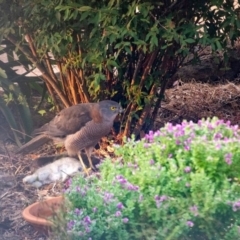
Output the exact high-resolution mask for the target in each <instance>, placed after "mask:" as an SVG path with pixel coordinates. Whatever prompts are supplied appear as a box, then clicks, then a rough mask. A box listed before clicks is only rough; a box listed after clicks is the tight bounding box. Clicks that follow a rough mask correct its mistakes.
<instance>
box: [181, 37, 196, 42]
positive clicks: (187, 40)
mask: <svg viewBox="0 0 240 240" xmlns="http://www.w3.org/2000/svg"><path fill="white" fill-rule="evenodd" d="M183 41H185V42H186V43H195V40H194V39H192V38H187V39H184V40H183Z"/></svg>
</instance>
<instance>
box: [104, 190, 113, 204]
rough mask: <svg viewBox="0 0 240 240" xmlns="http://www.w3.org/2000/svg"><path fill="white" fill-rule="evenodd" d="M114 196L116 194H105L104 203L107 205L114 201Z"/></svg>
mask: <svg viewBox="0 0 240 240" xmlns="http://www.w3.org/2000/svg"><path fill="white" fill-rule="evenodd" d="M113 196H114V194H112V193H109V192H105V193H104V197H103V201H104V202H105V203H109V202H111V201H112V199H113Z"/></svg>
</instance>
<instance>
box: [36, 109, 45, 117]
mask: <svg viewBox="0 0 240 240" xmlns="http://www.w3.org/2000/svg"><path fill="white" fill-rule="evenodd" d="M38 113H39V114H40V115H41V116H43V115H44V114H46V113H47V112H46V110H44V109H42V110H39V111H38Z"/></svg>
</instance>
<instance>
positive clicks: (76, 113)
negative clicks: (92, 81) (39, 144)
mask: <svg viewBox="0 0 240 240" xmlns="http://www.w3.org/2000/svg"><path fill="white" fill-rule="evenodd" d="M121 112H122V108H121V106H120V105H119V104H118V103H117V102H114V101H111V100H104V101H101V102H98V103H81V104H78V105H74V106H71V107H69V108H65V109H63V110H62V111H60V112H59V113H58V114H57V115H56V116H55V117H54V118H53V119H52V120H51V121H50V122H49V123H46V124H45V125H43V126H42V127H40V128H39V129H36V130H35V131H34V135H45V136H47V137H49V138H51V139H53V140H58V141H59V140H60V141H61V142H63V143H64V146H65V148H66V150H67V152H68V155H69V156H76V155H77V156H78V157H79V160H80V161H81V164H82V166H83V169H84V171H86V167H85V164H84V163H83V160H82V157H81V154H80V153H81V150H83V149H85V152H86V155H87V157H88V161H89V164H90V167H91V168H93V164H92V160H91V153H92V150H93V149H94V147H95V145H96V144H97V143H98V142H99V140H100V139H101V138H102V137H103V136H105V135H107V134H108V133H109V132H110V130H111V128H112V127H113V122H114V119H115V118H116V116H117V115H118V114H119V113H121ZM31 141H32V140H31Z"/></svg>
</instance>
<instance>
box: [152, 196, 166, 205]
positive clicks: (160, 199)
mask: <svg viewBox="0 0 240 240" xmlns="http://www.w3.org/2000/svg"><path fill="white" fill-rule="evenodd" d="M154 199H155V202H156V206H157V208H160V206H161V204H162V202H164V201H166V200H167V199H168V197H167V196H165V195H163V196H158V195H156V196H155V197H154Z"/></svg>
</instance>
